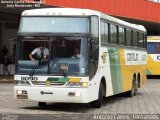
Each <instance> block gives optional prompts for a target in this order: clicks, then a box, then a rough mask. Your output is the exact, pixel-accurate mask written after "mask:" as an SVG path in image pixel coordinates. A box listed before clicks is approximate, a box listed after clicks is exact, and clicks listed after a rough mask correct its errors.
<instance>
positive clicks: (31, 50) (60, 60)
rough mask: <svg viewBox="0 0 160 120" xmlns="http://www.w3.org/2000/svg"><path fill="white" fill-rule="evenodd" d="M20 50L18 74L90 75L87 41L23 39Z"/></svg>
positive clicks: (73, 38)
mask: <svg viewBox="0 0 160 120" xmlns="http://www.w3.org/2000/svg"><path fill="white" fill-rule="evenodd" d="M19 46H20V49H19V51H18V63H17V73H18V74H32V75H33V74H53V75H64V73H65V74H66V75H77V76H85V75H86V74H87V71H88V70H87V66H88V63H87V61H88V40H87V37H23V38H21V39H20V44H19ZM41 48H43V55H41V53H40V52H41ZM38 50H39V52H38Z"/></svg>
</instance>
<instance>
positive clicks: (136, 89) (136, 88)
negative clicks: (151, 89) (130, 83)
mask: <svg viewBox="0 0 160 120" xmlns="http://www.w3.org/2000/svg"><path fill="white" fill-rule="evenodd" d="M134 87H135V89H134V95H135V96H136V95H137V93H138V80H135V85H134Z"/></svg>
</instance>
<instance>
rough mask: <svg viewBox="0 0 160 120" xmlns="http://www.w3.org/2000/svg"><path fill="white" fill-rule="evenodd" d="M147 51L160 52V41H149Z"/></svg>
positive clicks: (150, 52)
mask: <svg viewBox="0 0 160 120" xmlns="http://www.w3.org/2000/svg"><path fill="white" fill-rule="evenodd" d="M147 52H148V54H159V53H160V43H159V42H148V43H147Z"/></svg>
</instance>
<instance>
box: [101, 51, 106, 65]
mask: <svg viewBox="0 0 160 120" xmlns="http://www.w3.org/2000/svg"><path fill="white" fill-rule="evenodd" d="M106 56H107V52H103V55H101V57H102V62H103V64H105V63H106Z"/></svg>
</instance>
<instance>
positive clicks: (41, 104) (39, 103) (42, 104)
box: [38, 102, 47, 107]
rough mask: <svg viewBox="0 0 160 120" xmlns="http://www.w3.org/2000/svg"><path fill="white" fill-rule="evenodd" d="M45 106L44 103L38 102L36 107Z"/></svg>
mask: <svg viewBox="0 0 160 120" xmlns="http://www.w3.org/2000/svg"><path fill="white" fill-rule="evenodd" d="M46 105H47V103H46V102H38V106H39V107H44V106H46Z"/></svg>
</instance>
